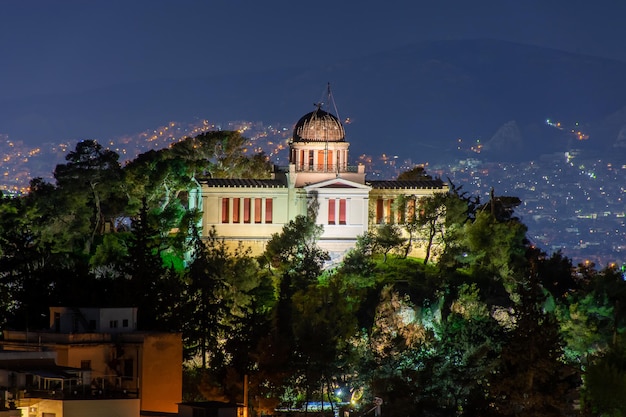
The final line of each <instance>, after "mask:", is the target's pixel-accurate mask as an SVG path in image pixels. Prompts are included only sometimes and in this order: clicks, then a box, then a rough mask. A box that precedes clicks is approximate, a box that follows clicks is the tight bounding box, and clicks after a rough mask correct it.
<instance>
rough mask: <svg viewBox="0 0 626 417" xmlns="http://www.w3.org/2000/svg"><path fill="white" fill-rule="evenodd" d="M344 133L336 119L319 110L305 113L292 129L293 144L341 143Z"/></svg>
mask: <svg viewBox="0 0 626 417" xmlns="http://www.w3.org/2000/svg"><path fill="white" fill-rule="evenodd" d="M344 140H345V132H344V130H343V126H342V125H341V122H340V121H339V119H337V117H335V116H333V115H332V114H330V113H328V112H325V111H324V110H322V109H320V108H319V106H318V108H317V109H316V110H315V111H312V112H311V113H307V114H305V115H304V116H302V117H301V118H300V120H298V123H296V127H295V128H294V129H293V142H343V141H344Z"/></svg>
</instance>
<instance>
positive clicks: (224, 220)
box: [222, 198, 230, 223]
mask: <svg viewBox="0 0 626 417" xmlns="http://www.w3.org/2000/svg"><path fill="white" fill-rule="evenodd" d="M229 203H230V200H229V199H228V198H222V223H228V221H229V218H228V213H229V212H230V204H229Z"/></svg>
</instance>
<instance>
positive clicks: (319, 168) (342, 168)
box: [278, 165, 359, 173]
mask: <svg viewBox="0 0 626 417" xmlns="http://www.w3.org/2000/svg"><path fill="white" fill-rule="evenodd" d="M294 166H295V168H296V172H331V173H332V172H358V170H359V167H358V166H348V165H326V166H324V165H294ZM278 169H280V170H281V171H285V172H288V171H289V167H288V166H281V167H278Z"/></svg>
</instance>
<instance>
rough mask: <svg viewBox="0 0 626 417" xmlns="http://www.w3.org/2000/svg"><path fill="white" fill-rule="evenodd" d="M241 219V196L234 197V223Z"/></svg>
mask: <svg viewBox="0 0 626 417" xmlns="http://www.w3.org/2000/svg"><path fill="white" fill-rule="evenodd" d="M240 221H241V204H240V203H239V198H233V223H239V222H240Z"/></svg>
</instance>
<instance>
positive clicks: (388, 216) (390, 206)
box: [385, 199, 393, 224]
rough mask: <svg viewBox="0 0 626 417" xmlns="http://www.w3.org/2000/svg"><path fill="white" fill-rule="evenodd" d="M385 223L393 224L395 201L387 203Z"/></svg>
mask: <svg viewBox="0 0 626 417" xmlns="http://www.w3.org/2000/svg"><path fill="white" fill-rule="evenodd" d="M385 203H386V204H385V221H386V222H387V223H388V224H392V223H393V200H392V199H389V200H387V201H386V202H385Z"/></svg>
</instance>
